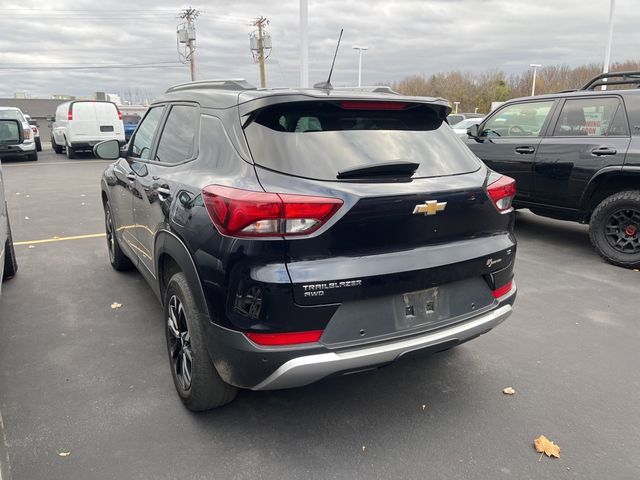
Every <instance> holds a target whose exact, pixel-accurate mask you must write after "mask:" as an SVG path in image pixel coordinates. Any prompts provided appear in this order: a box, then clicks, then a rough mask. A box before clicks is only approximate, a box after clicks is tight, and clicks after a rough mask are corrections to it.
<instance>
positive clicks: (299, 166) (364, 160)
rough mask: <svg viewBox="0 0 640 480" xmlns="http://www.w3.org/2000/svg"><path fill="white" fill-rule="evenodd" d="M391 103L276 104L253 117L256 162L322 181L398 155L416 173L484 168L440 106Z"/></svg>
mask: <svg viewBox="0 0 640 480" xmlns="http://www.w3.org/2000/svg"><path fill="white" fill-rule="evenodd" d="M394 103H396V102H380V104H379V105H380V107H376V105H375V103H374V102H358V101H344V102H337V101H320V102H318V101H313V102H292V103H285V104H278V105H273V106H270V107H266V108H264V109H262V110H261V111H259V112H257V113H256V114H255V115H254V118H253V121H251V122H250V123H249V124H248V125H247V126H246V127H245V135H246V137H247V141H248V144H249V147H250V149H251V153H252V156H253V159H254V162H255V163H256V164H257V165H260V166H263V167H266V168H269V169H272V170H275V171H278V172H282V173H286V174H291V175H295V176H300V177H306V178H313V179H318V180H336V179H337V174H338V172H340V171H342V170H347V169H351V168H359V167H364V166H371V165H375V164H376V163H386V162H396V161H408V162H415V163H418V164H419V165H420V166H419V168H418V169H417V170H416V171H415V173H414V174H413V177H412V178H424V177H437V176H444V175H455V174H461V173H467V172H471V171H475V170H477V169H478V168H480V162H479V160H478V159H477V158H476V157H475V156H474V155H473V154H472V153H471V152H470V151H469V149H468V148H467V147H466V146H465V145H464V144H463V143H462V141H461V140H460V139H459V138H458V137H457V136H456V135H455V133H453V131H452V130H451V129H450V128H449V127H448V126H447V125H446V124H444V123H443V119H442V118H441V117H440V115H439V112H438V111H437V108H439V107H436V106H430V105H426V104H419V103H404V104H401V105H400V104H397V103H396V104H395V105H393V104H394ZM400 107H401V108H400Z"/></svg>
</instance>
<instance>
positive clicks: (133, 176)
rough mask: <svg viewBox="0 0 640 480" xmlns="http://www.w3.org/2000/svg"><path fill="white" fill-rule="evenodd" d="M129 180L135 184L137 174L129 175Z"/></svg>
mask: <svg viewBox="0 0 640 480" xmlns="http://www.w3.org/2000/svg"><path fill="white" fill-rule="evenodd" d="M127 180H129V181H130V182H135V181H136V174H135V173H127Z"/></svg>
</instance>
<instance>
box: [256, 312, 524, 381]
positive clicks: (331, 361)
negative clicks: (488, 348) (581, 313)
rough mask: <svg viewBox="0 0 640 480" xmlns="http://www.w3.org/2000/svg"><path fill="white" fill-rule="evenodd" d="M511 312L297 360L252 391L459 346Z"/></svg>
mask: <svg viewBox="0 0 640 480" xmlns="http://www.w3.org/2000/svg"><path fill="white" fill-rule="evenodd" d="M511 312H512V309H511V305H504V306H502V307H500V308H498V309H496V310H493V311H492V312H490V313H487V314H485V315H482V316H480V317H478V318H475V319H474V320H470V321H467V322H464V323H462V324H456V325H454V326H451V327H449V328H445V329H443V330H439V331H436V332H431V333H427V334H426V335H421V336H419V337H412V338H408V339H403V340H400V341H396V342H390V343H385V344H383V345H377V346H372V347H365V348H354V349H349V350H344V351H339V352H329V353H322V354H318V355H307V356H303V357H298V358H295V359H292V360H289V361H288V362H286V363H285V364H283V365H282V366H281V367H279V368H278V369H277V370H276V371H275V372H273V373H272V374H271V375H270V376H269V377H268V378H266V379H265V380H264V381H262V382H260V383H259V384H258V385H256V386H254V387H253V388H252V390H275V389H280V388H290V387H300V386H303V385H308V384H309V383H313V382H315V381H317V380H320V379H322V378H324V377H327V376H329V375H333V374H335V373H339V372H348V371H353V370H359V369H363V368H367V367H371V366H376V365H384V364H386V363H390V362H393V361H394V360H396V359H398V358H399V357H401V356H402V355H404V354H406V353H409V352H413V351H415V350H422V349H429V348H435V349H437V347H442V346H445V345H450V346H453V345H457V344H459V343H463V342H465V341H467V340H470V339H472V338H474V337H477V336H478V335H482V334H483V333H486V332H488V331H489V330H491V329H492V328H493V327H495V326H497V325H499V324H500V323H502V322H503V321H504V320H506V318H507V317H508V316H509V315H511Z"/></svg>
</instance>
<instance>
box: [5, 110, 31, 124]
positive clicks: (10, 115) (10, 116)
mask: <svg viewBox="0 0 640 480" xmlns="http://www.w3.org/2000/svg"><path fill="white" fill-rule="evenodd" d="M0 119H3V120H20V121H21V122H24V121H25V119H24V117H23V116H22V113H21V112H20V110H0Z"/></svg>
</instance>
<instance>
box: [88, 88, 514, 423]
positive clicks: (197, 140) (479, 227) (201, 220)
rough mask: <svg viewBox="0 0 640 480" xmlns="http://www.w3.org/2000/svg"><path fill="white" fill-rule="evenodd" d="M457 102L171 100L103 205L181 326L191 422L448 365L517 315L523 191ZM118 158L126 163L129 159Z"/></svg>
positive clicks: (179, 373) (174, 330) (135, 142)
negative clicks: (461, 118) (419, 363)
mask: <svg viewBox="0 0 640 480" xmlns="http://www.w3.org/2000/svg"><path fill="white" fill-rule="evenodd" d="M449 112H450V107H449V104H448V103H447V102H446V101H444V100H441V99H433V98H417V97H402V96H399V95H395V94H393V93H364V92H353V91H339V90H332V89H308V90H289V89H277V90H275V89H274V90H258V89H255V88H253V87H251V86H250V85H248V84H247V83H246V82H244V81H239V80H226V81H203V82H193V83H188V84H184V85H178V86H175V87H172V88H170V89H169V90H167V92H166V93H165V94H164V95H163V96H162V97H161V98H159V99H158V100H157V101H155V102H154V103H153V104H152V105H151V107H150V108H149V110H148V112H147V113H146V115H145V117H144V118H143V120H142V121H141V122H140V124H139V126H138V128H137V130H136V131H135V133H134V134H133V137H132V139H131V141H130V142H129V145H128V147H127V150H126V152H122V153H121V152H119V149H118V144H117V142H115V141H107V142H103V143H101V144H99V145H97V146H96V147H95V153H96V155H98V156H99V157H101V158H109V159H114V160H116V162H115V163H114V164H112V165H111V166H109V167H108V168H107V169H106V171H105V172H104V176H103V179H102V199H103V202H104V212H105V219H106V229H107V239H108V247H109V257H110V260H111V264H112V265H113V267H114V268H115V269H116V270H121V269H126V268H129V267H132V266H136V267H137V268H138V270H140V272H141V273H142V274H143V276H144V277H145V278H146V279H147V280H148V282H149V283H150V285H151V287H152V288H153V291H154V292H155V293H156V295H157V296H158V298H159V300H160V301H161V302H162V305H163V306H164V318H165V328H166V338H167V346H168V353H169V358H170V363H171V371H172V374H173V379H174V382H175V386H176V389H177V391H178V393H179V395H180V397H181V398H182V400H183V402H184V404H185V405H186V406H187V407H188V408H190V409H192V410H203V409H207V408H212V407H216V406H219V405H222V404H224V403H227V402H229V401H231V400H232V399H233V397H234V395H235V392H236V387H241V388H249V389H254V390H267V389H279V388H287V387H294V386H300V385H305V384H308V383H311V382H314V381H316V380H319V379H321V378H324V377H326V376H329V375H333V374H341V373H347V372H349V373H351V372H355V371H359V370H365V369H370V368H374V367H378V366H381V365H384V364H387V363H390V362H392V361H394V360H395V359H397V358H398V357H400V356H402V355H404V354H405V353H407V352H411V351H415V350H420V349H427V350H433V351H440V350H445V349H447V348H450V347H453V346H455V345H457V344H460V343H462V342H464V341H467V340H470V339H472V338H474V337H477V336H478V335H480V334H483V333H485V332H487V331H489V330H490V329H491V328H493V327H495V326H496V325H498V324H499V323H500V322H502V321H503V320H504V319H505V318H507V317H508V316H509V314H510V313H511V305H512V304H513V301H514V299H515V294H516V287H515V284H514V283H513V265H514V257H515V252H516V241H515V238H514V235H513V220H514V219H513V213H512V212H513V209H512V208H511V200H512V198H513V196H514V195H515V184H514V181H513V180H512V179H510V178H508V177H505V176H501V175H499V174H496V173H494V172H492V171H491V170H489V169H488V168H487V167H486V166H485V165H483V164H482V162H481V161H480V160H478V159H477V157H476V156H475V155H473V154H472V153H471V152H470V151H469V149H467V148H466V147H465V146H464V145H463V143H462V142H460V140H459V139H458V138H457V137H456V136H455V134H454V133H453V132H452V131H451V129H450V128H449V127H448V126H447V125H446V123H445V124H443V121H444V119H445V118H446V116H447V114H448V113H449ZM120 155H122V157H121V158H119V157H120Z"/></svg>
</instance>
